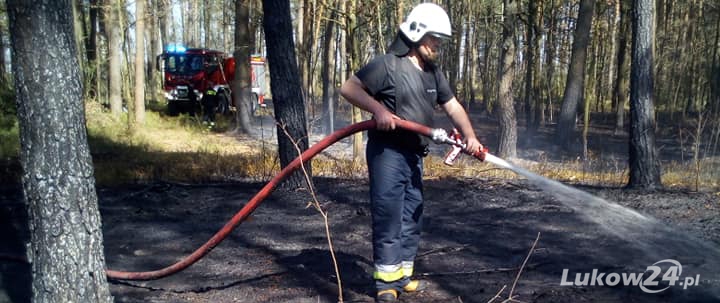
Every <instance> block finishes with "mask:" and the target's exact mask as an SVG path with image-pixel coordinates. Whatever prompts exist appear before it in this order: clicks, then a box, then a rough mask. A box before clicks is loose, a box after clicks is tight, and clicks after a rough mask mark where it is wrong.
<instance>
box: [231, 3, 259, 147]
mask: <svg viewBox="0 0 720 303" xmlns="http://www.w3.org/2000/svg"><path fill="white" fill-rule="evenodd" d="M249 2H250V1H249V0H235V16H236V17H235V50H234V52H233V57H235V81H233V83H232V92H233V99H234V100H235V107H236V108H237V112H236V117H235V118H236V121H237V125H236V129H237V130H238V131H240V132H242V133H245V134H247V133H250V129H251V127H250V108H251V105H252V102H257V101H255V100H253V98H252V87H251V85H252V82H251V78H252V75H251V74H250V71H251V70H250V49H251V48H252V43H251V42H250V41H251V37H250V35H251V33H250V27H249V25H248V23H249V22H250V3H249Z"/></svg>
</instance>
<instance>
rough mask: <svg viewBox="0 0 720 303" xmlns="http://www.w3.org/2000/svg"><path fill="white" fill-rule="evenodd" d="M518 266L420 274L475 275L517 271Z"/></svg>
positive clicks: (424, 274) (429, 275)
mask: <svg viewBox="0 0 720 303" xmlns="http://www.w3.org/2000/svg"><path fill="white" fill-rule="evenodd" d="M517 269H518V268H517V267H513V268H504V267H501V268H489V269H478V270H468V271H450V272H426V273H418V274H417V275H418V276H421V277H432V276H454V275H473V274H485V273H493V272H508V271H516V270H517Z"/></svg>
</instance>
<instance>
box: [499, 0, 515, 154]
mask: <svg viewBox="0 0 720 303" xmlns="http://www.w3.org/2000/svg"><path fill="white" fill-rule="evenodd" d="M503 3H504V6H505V12H504V13H503V17H504V19H505V21H504V22H503V43H502V53H501V55H500V70H499V74H500V76H499V78H500V84H499V85H500V86H499V88H498V110H497V115H498V122H499V123H500V143H499V146H498V155H499V156H500V157H503V158H514V157H516V156H517V118H516V115H515V107H514V106H513V104H514V98H515V96H514V95H513V76H514V75H515V49H516V48H515V16H516V14H517V6H518V1H516V0H504V1H503Z"/></svg>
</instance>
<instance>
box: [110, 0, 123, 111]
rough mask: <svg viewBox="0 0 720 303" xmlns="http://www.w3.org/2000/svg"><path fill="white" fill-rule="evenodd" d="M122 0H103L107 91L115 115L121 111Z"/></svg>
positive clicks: (111, 109)
mask: <svg viewBox="0 0 720 303" xmlns="http://www.w3.org/2000/svg"><path fill="white" fill-rule="evenodd" d="M122 3H123V0H105V10H106V11H105V18H107V19H106V22H105V25H106V26H105V31H106V33H105V35H106V36H107V40H108V69H109V73H108V93H109V95H110V96H109V98H110V111H111V112H112V114H113V115H114V116H116V117H119V116H120V114H121V113H122V102H123V101H122V83H123V79H122V66H121V64H122V36H121V32H120V31H121V30H122V26H121V24H120V10H121V7H124V5H122Z"/></svg>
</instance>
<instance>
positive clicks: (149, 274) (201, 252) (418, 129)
mask: <svg viewBox="0 0 720 303" xmlns="http://www.w3.org/2000/svg"><path fill="white" fill-rule="evenodd" d="M395 125H396V126H397V127H399V128H403V129H406V130H409V131H412V132H415V133H418V134H421V135H423V136H427V137H431V138H432V139H433V140H435V141H436V142H442V143H450V144H453V143H452V142H451V141H447V140H448V139H447V138H448V137H447V134H446V133H445V131H444V130H438V129H432V128H429V127H427V126H424V125H421V124H418V123H414V122H411V121H407V120H395ZM372 128H375V120H368V121H364V122H360V123H356V124H352V125H349V126H347V127H345V128H342V129H340V130H337V131H335V132H333V133H332V134H330V135H329V136H327V137H325V138H324V139H322V140H321V141H320V142H318V143H316V144H315V145H313V146H311V147H310V148H308V149H307V150H306V151H304V152H303V153H302V154H301V155H300V156H299V157H297V158H295V160H293V161H292V162H290V164H288V165H287V166H286V167H285V168H283V169H282V170H281V171H280V173H279V174H277V175H276V176H275V177H273V178H272V179H271V180H270V181H269V182H268V183H267V184H265V186H263V188H262V189H261V190H260V191H259V192H258V193H257V194H255V196H254V197H252V199H250V201H249V202H248V203H247V204H245V206H243V208H242V209H240V210H239V211H238V212H237V213H236V214H235V215H234V216H233V217H232V218H231V219H230V221H228V222H227V223H225V226H223V227H222V228H221V229H220V230H219V231H218V232H217V233H215V235H213V236H212V238H210V240H208V241H207V242H205V244H203V245H202V246H200V247H199V248H198V249H196V250H195V251H194V252H193V253H191V254H190V255H188V256H186V257H185V258H183V259H182V260H180V261H178V262H176V263H175V264H172V265H170V266H168V267H165V268H162V269H158V270H153V271H142V272H127V271H118V270H112V269H108V270H107V271H106V273H107V277H108V278H110V279H116V280H154V279H159V278H163V277H166V276H169V275H172V274H174V273H177V272H179V271H181V270H183V269H185V268H188V267H189V266H190V265H192V264H194V263H195V262H197V261H198V260H200V259H201V258H202V257H204V256H205V255H206V254H207V253H209V252H210V251H211V250H212V249H213V248H214V247H215V246H217V245H218V244H220V242H222V241H223V240H224V239H225V238H226V237H227V236H228V235H229V234H230V233H231V232H232V231H233V230H234V229H235V228H236V227H237V226H238V225H240V223H242V222H243V221H244V220H245V219H247V217H249V216H250V214H252V212H253V211H255V209H256V208H257V207H258V206H259V205H260V203H262V201H263V200H265V198H267V197H268V196H269V195H270V193H272V191H273V190H274V189H275V188H276V187H277V186H278V185H279V184H280V182H282V181H283V180H284V179H285V178H287V177H288V176H289V175H290V174H291V173H293V172H294V171H295V170H297V169H298V168H299V167H300V164H301V163H304V162H307V161H308V160H310V159H311V158H313V157H314V156H315V155H317V154H318V153H320V152H321V151H323V150H324V149H326V148H327V147H329V146H330V145H332V144H334V143H335V142H337V141H340V140H341V139H343V138H345V137H347V136H349V135H352V134H354V133H357V132H361V131H365V130H368V129H372Z"/></svg>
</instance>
